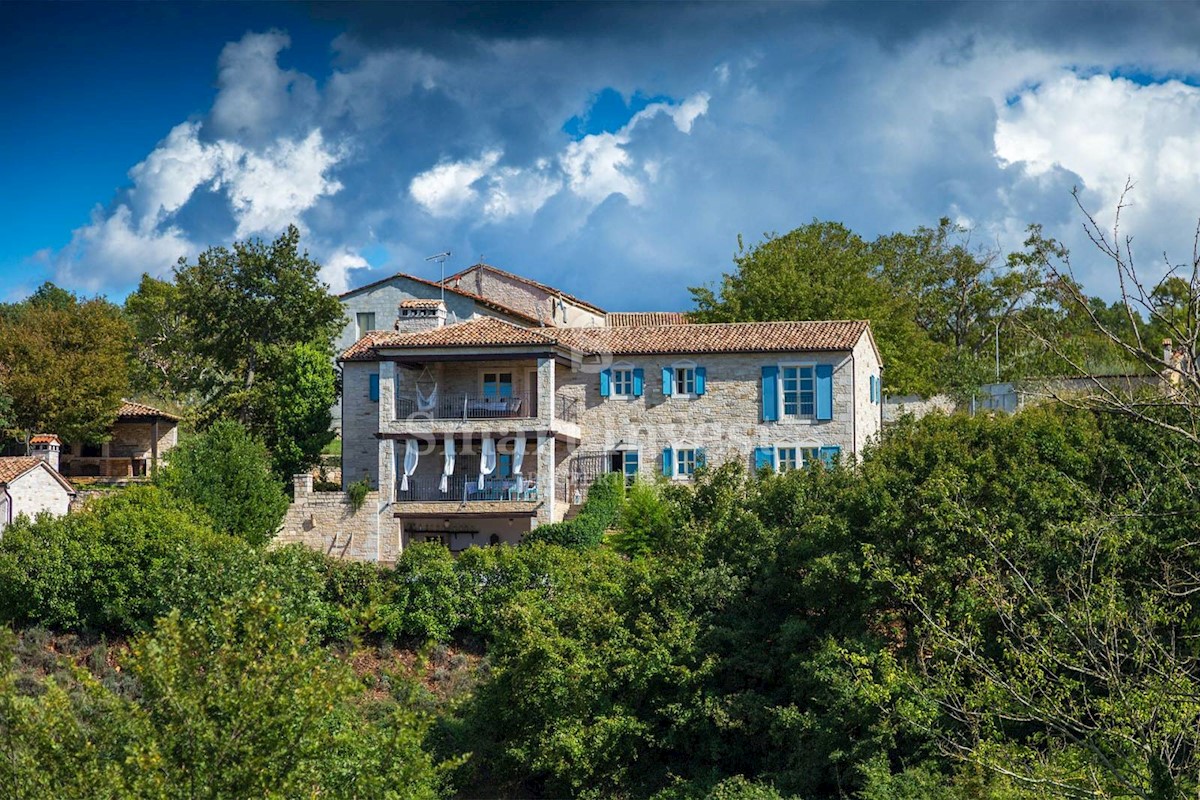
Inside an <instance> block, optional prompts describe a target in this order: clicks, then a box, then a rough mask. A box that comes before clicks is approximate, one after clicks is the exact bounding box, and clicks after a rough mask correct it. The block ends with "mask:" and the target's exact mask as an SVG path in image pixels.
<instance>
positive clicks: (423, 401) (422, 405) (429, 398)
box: [413, 383, 438, 411]
mask: <svg viewBox="0 0 1200 800" xmlns="http://www.w3.org/2000/svg"><path fill="white" fill-rule="evenodd" d="M413 388H414V389H415V390H416V392H417V411H433V409H434V408H436V407H437V397H438V391H437V384H436V383H435V384H434V385H433V387H432V388H431V389H430V390H429V394H425V393H424V392H422V391H421V387H420V386H419V385H416V386H413Z"/></svg>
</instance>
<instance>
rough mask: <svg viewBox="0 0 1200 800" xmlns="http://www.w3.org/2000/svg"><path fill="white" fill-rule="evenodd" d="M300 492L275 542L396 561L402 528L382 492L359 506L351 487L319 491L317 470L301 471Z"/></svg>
mask: <svg viewBox="0 0 1200 800" xmlns="http://www.w3.org/2000/svg"><path fill="white" fill-rule="evenodd" d="M293 487H294V491H295V496H294V498H293V502H292V504H291V505H290V506H289V507H288V510H287V514H286V515H285V516H284V519H283V525H282V526H281V527H280V530H279V533H278V534H277V535H276V537H275V539H274V540H273V541H272V543H271V544H272V546H275V547H280V546H283V545H288V544H303V545H306V546H307V547H311V548H313V549H314V550H319V551H320V552H322V553H325V554H326V555H329V556H333V557H334V558H344V559H348V560H351V561H375V562H382V563H395V561H396V558H397V557H398V556H399V554H400V538H399V528H398V526H397V524H396V522H395V520H394V519H393V518H392V513H391V509H390V508H384V507H383V504H382V503H381V502H380V497H379V492H369V493H368V494H367V496H366V499H365V500H364V501H363V504H362V507H361V508H359V510H358V511H357V512H356V511H353V510H352V509H351V505H350V497H349V495H348V494H347V493H346V492H314V491H313V490H312V476H311V475H297V476H296V477H295V479H294V481H293Z"/></svg>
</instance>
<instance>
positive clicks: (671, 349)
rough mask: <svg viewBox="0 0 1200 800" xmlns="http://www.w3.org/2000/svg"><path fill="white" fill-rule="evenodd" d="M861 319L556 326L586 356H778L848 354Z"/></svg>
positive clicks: (565, 340) (562, 338)
mask: <svg viewBox="0 0 1200 800" xmlns="http://www.w3.org/2000/svg"><path fill="white" fill-rule="evenodd" d="M868 327H869V325H868V323H867V322H866V321H865V320H831V321H815V322H721V323H710V324H688V325H644V326H629V327H615V328H562V329H558V330H556V331H555V333H556V335H558V337H559V340H560V342H561V343H562V344H564V345H566V346H568V347H573V348H575V349H576V350H581V351H583V352H589V353H612V354H614V355H652V354H672V353H784V352H799V351H804V350H816V351H836V350H850V349H852V348H853V347H854V345H855V343H857V342H858V340H859V337H861V336H862V335H863V332H864V331H866V330H867V329H868Z"/></svg>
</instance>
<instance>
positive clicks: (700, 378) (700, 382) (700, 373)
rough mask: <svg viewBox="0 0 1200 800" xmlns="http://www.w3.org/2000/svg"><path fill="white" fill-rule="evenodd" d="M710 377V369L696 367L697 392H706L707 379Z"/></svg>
mask: <svg viewBox="0 0 1200 800" xmlns="http://www.w3.org/2000/svg"><path fill="white" fill-rule="evenodd" d="M707 377H708V370H707V369H706V368H705V367H696V394H697V395H702V394H704V384H705V379H706V378H707Z"/></svg>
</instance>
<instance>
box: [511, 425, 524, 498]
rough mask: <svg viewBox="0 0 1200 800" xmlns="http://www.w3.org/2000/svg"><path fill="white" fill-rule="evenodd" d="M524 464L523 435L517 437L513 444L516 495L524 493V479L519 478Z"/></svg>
mask: <svg viewBox="0 0 1200 800" xmlns="http://www.w3.org/2000/svg"><path fill="white" fill-rule="evenodd" d="M524 464H525V434H521V435H520V436H518V437H517V441H516V442H515V443H514V444H513V460H512V467H513V477H514V478H516V481H517V494H520V493H521V492H523V491H525V479H524V478H523V477H522V476H521V467H522V466H523V465H524Z"/></svg>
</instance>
